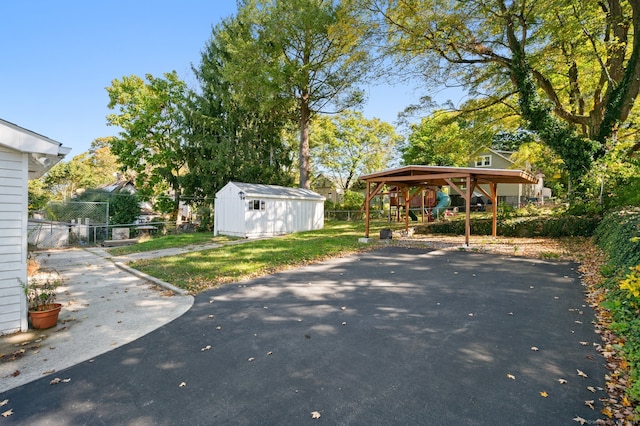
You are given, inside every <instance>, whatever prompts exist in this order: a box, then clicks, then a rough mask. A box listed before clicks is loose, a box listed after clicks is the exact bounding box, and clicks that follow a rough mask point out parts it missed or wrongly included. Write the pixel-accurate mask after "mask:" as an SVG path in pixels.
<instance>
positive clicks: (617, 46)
mask: <svg viewBox="0 0 640 426" xmlns="http://www.w3.org/2000/svg"><path fill="white" fill-rule="evenodd" d="M364 1H365V2H366V3H367V6H368V7H370V8H372V9H374V10H376V11H377V12H378V13H379V14H378V17H379V18H380V20H379V22H378V23H379V24H382V25H385V26H386V29H387V33H386V37H387V41H388V51H389V52H390V53H391V54H393V55H394V56H395V57H396V58H397V59H399V61H402V62H403V63H405V64H410V65H414V66H415V68H413V70H415V71H417V72H419V73H420V74H421V75H424V76H427V77H428V84H430V85H433V86H441V85H442V84H451V83H453V82H455V83H457V84H461V85H463V86H464V87H465V88H466V89H467V90H468V91H469V93H470V95H471V96H473V97H476V98H478V99H482V100H483V102H484V104H485V105H495V104H499V103H501V104H508V105H509V106H511V107H514V108H517V109H518V110H519V113H520V114H521V115H522V116H523V118H524V119H525V120H526V122H527V123H528V127H529V129H531V130H533V131H535V132H536V133H538V134H539V136H540V137H541V139H542V140H543V142H544V143H546V144H547V145H548V146H550V147H551V148H552V149H553V150H554V151H555V152H557V153H558V154H559V155H560V156H561V157H562V158H563V160H564V162H565V164H566V167H567V169H568V171H569V172H570V173H571V174H572V175H574V176H579V175H582V174H584V173H586V172H587V170H589V168H590V166H591V164H592V162H593V161H594V160H597V159H598V158H602V157H603V156H604V155H605V152H606V143H607V141H610V140H613V141H615V140H617V139H616V132H617V131H618V129H619V128H620V126H622V125H624V123H625V122H626V121H627V120H628V119H629V116H630V114H631V113H632V112H633V109H634V101H635V99H636V98H637V96H638V91H639V89H640V78H639V77H640V60H639V55H640V38H639V37H635V35H636V34H640V3H639V2H637V1H635V0H627V1H624V0H607V1H597V2H596V1H575V0H552V1H547V2H540V1H532V0H513V1H506V0H474V1H464V2H461V1H456V0H390V1H388V2H379V1H377V0H364ZM516 101H517V102H516ZM638 147H640V146H637V147H636V149H637V148H638Z"/></svg>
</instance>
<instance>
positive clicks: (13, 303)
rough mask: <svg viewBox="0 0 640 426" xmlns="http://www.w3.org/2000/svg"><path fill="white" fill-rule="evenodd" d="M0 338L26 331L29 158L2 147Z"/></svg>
mask: <svg viewBox="0 0 640 426" xmlns="http://www.w3.org/2000/svg"><path fill="white" fill-rule="evenodd" d="M0 177H1V178H0V233H1V234H0V235H1V236H2V238H0V334H8V333H13V332H16V331H21V330H22V331H26V329H27V319H26V318H27V317H26V302H25V298H24V296H23V293H22V287H21V285H20V283H21V282H26V280H27V276H26V270H27V268H26V255H27V203H28V198H27V182H28V180H29V179H28V158H27V154H23V153H20V152H18V151H13V150H11V149H8V148H4V147H0Z"/></svg>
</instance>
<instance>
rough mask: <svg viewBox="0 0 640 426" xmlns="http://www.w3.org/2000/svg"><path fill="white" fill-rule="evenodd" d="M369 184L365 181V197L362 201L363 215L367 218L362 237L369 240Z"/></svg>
mask: <svg viewBox="0 0 640 426" xmlns="http://www.w3.org/2000/svg"><path fill="white" fill-rule="evenodd" d="M370 195H371V182H370V181H367V196H366V198H365V200H364V212H365V213H364V214H365V217H366V218H367V220H366V222H365V225H364V237H365V238H369V210H370V208H369V203H371V198H370Z"/></svg>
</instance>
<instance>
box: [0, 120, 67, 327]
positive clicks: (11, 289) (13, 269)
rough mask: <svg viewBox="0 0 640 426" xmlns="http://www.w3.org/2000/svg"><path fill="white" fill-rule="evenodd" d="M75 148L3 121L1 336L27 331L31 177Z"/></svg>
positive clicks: (0, 155)
mask: <svg viewBox="0 0 640 426" xmlns="http://www.w3.org/2000/svg"><path fill="white" fill-rule="evenodd" d="M70 150H71V149H70V148H66V147H63V146H62V144H61V143H59V142H56V141H54V140H51V139H49V138H47V137H44V136H42V135H39V134H37V133H34V132H32V131H30V130H27V129H24V128H22V127H20V126H16V125H15V124H13V123H10V122H8V121H4V120H0V335H2V334H9V333H14V332H16V331H26V330H27V325H28V324H27V303H26V299H25V296H24V292H23V290H22V287H21V283H25V282H26V281H27V214H28V213H27V212H28V204H29V200H28V190H27V184H28V181H29V179H37V178H39V177H40V176H42V175H43V174H44V173H45V172H46V171H47V170H49V169H50V168H51V167H52V166H53V165H55V164H56V163H57V162H59V161H60V160H62V158H64V156H65V155H67V154H68V153H69V151H70Z"/></svg>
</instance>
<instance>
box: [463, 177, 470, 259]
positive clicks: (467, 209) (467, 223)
mask: <svg viewBox="0 0 640 426" xmlns="http://www.w3.org/2000/svg"><path fill="white" fill-rule="evenodd" d="M471 194H472V189H471V176H470V175H469V176H467V199H466V200H465V209H464V210H465V224H464V244H465V245H466V246H467V247H469V235H471Z"/></svg>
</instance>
